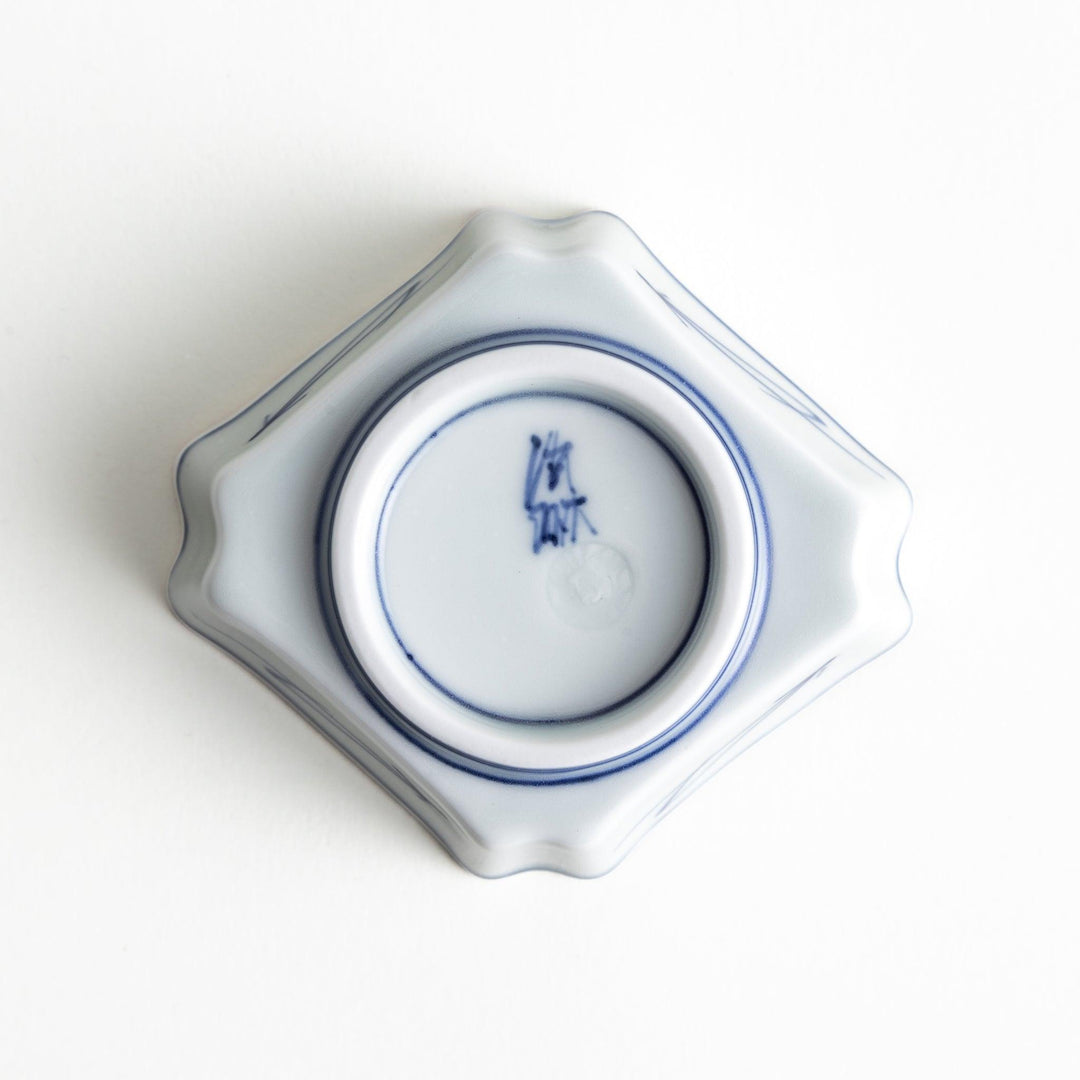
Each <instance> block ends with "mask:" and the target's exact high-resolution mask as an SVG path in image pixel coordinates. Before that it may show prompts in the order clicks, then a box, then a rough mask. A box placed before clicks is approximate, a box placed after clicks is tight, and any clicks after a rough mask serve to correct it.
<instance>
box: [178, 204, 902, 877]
mask: <svg viewBox="0 0 1080 1080" xmlns="http://www.w3.org/2000/svg"><path fill="white" fill-rule="evenodd" d="M177 484H178V488H179V493H180V501H181V504H182V507H183V512H184V520H185V524H186V532H185V538H184V544H183V548H182V550H181V553H180V556H179V558H178V560H177V562H176V566H175V567H174V569H173V573H172V578H171V581H170V597H171V600H172V603H173V606H174V608H175V610H176V611H177V613H178V614H179V615H180V617H181V618H182V619H183V620H184V621H185V622H186V623H187V624H188V625H190V626H191V627H192V628H193V629H195V630H197V631H198V632H199V633H201V634H203V635H205V636H206V637H208V638H209V639H210V640H212V641H214V642H215V643H217V644H218V645H220V646H221V647H222V648H224V649H225V650H226V651H227V652H229V653H231V654H232V655H233V656H234V657H236V659H238V660H240V661H241V662H242V663H243V664H245V665H246V666H247V667H249V668H250V669H251V670H252V671H254V672H255V673H256V674H257V675H258V676H259V677H260V678H262V679H263V680H264V681H265V682H267V683H268V684H269V685H270V686H271V687H272V688H273V689H275V690H276V691H277V692H278V693H279V694H281V695H282V696H283V697H285V698H286V699H287V700H288V701H290V702H291V703H292V704H293V705H294V706H295V707H296V709H297V710H298V711H299V712H300V713H302V714H303V715H304V716H305V717H306V718H307V719H308V720H310V721H311V722H312V723H313V724H314V725H315V726H316V727H317V728H319V729H320V730H321V731H322V732H323V733H324V734H325V735H326V736H327V737H328V738H329V739H330V740H331V741H333V742H334V743H335V744H337V745H338V746H339V747H340V748H341V749H342V750H344V751H345V753H347V754H348V755H349V756H350V757H352V758H353V759H354V760H355V761H356V762H357V763H358V764H360V765H362V766H363V767H364V768H365V769H366V770H367V771H368V772H369V773H370V774H371V775H372V776H373V777H375V779H377V780H378V781H379V782H380V783H381V784H383V785H384V786H385V787H386V788H387V789H388V790H389V791H390V792H391V793H392V794H393V795H394V796H396V797H397V798H398V799H400V800H401V801H402V802H403V803H404V804H405V805H406V806H407V807H408V808H409V809H410V810H411V811H412V812H413V813H414V814H415V815H416V816H417V817H418V818H419V819H420V820H421V821H422V822H423V823H424V824H425V825H426V826H427V827H428V828H429V829H430V830H431V832H432V833H433V834H434V835H435V836H436V837H437V838H438V839H439V840H440V841H441V842H442V843H443V844H444V845H445V846H446V848H447V849H448V850H449V851H450V852H451V853H452V854H453V855H454V856H455V857H456V858H457V859H458V860H459V861H460V862H461V863H462V864H464V865H465V866H466V867H468V868H469V869H470V870H473V871H475V872H476V873H478V874H482V875H485V876H500V875H504V874H510V873H514V872H516V871H519V870H526V869H533V868H547V869H552V870H559V871H562V872H565V873H569V874H575V875H580V876H593V875H597V874H602V873H604V872H605V871H607V870H609V869H610V868H611V867H612V866H614V865H615V864H616V863H618V861H619V860H620V859H621V858H622V857H623V856H624V855H625V854H626V853H627V852H628V851H629V849H630V848H631V847H632V846H633V844H634V843H635V842H636V841H637V840H638V839H639V838H640V837H641V836H642V835H643V834H644V832H645V831H646V830H647V829H649V828H650V827H651V826H652V825H653V824H655V823H656V822H657V821H659V820H660V819H661V818H662V817H664V816H665V815H666V814H667V813H668V812H669V811H670V810H671V809H672V808H673V807H674V806H676V805H677V804H678V803H679V802H680V801H682V799H684V798H685V797H686V796H687V795H688V794H690V792H692V791H693V790H694V789H695V788H696V787H697V786H698V785H699V784H701V783H703V782H704V781H705V780H706V779H707V778H708V777H709V776H711V775H712V774H713V773H714V772H716V771H717V770H718V769H719V768H720V767H721V766H722V765H724V764H725V763H726V762H727V761H729V760H731V758H733V757H734V756H736V755H737V754H738V753H740V752H741V751H742V750H743V749H745V748H746V746H748V745H749V744H750V743H752V742H753V741H755V740H756V739H758V738H760V737H761V736H762V735H764V734H766V733H767V732H768V731H770V730H772V729H773V728H774V727H776V726H777V725H778V724H780V723H781V722H782V721H784V720H785V719H787V717H789V716H790V715H791V714H792V713H794V712H795V711H796V710H798V709H799V708H801V707H802V706H803V705H805V704H806V703H807V702H808V701H810V700H811V699H812V698H815V697H816V696H817V695H819V694H820V693H822V692H823V691H824V690H826V689H828V688H829V687H830V686H832V685H833V684H834V683H836V682H837V681H838V680H840V679H842V678H843V677H844V676H845V675H847V674H849V673H850V672H852V671H854V670H855V669H856V668H858V667H861V666H862V665H863V664H865V663H866V662H867V661H869V660H871V659H873V658H874V657H875V656H877V655H878V654H880V653H881V652H882V651H884V650H885V649H887V648H889V647H890V646H892V645H893V644H895V643H896V642H897V641H899V640H900V638H901V637H903V635H904V633H905V632H906V630H907V628H908V624H909V621H910V612H909V608H908V605H907V601H906V599H905V597H904V594H903V590H902V588H901V585H900V582H899V580H898V577H897V557H898V552H899V547H900V543H901V539H902V537H903V534H904V530H905V528H906V525H907V521H908V517H909V514H910V497H909V494H908V491H907V488H906V487H905V486H904V484H903V483H902V482H901V481H900V480H899V478H898V477H897V476H896V475H895V474H894V473H892V472H891V471H890V470H889V469H887V468H886V467H885V466H884V465H882V464H881V462H879V461H878V460H877V459H876V458H875V457H873V455H871V454H870V453H869V452H868V451H867V450H866V449H864V448H863V447H862V446H861V445H860V444H859V443H857V442H856V441H855V440H854V439H853V438H852V437H851V436H850V435H848V434H847V433H846V432H845V431H844V430H843V429H842V428H841V427H840V426H839V425H837V424H836V423H835V422H834V421H833V420H831V419H830V418H829V417H828V416H827V415H826V414H825V413H824V412H823V411H822V410H821V409H820V408H819V407H818V406H817V405H816V404H815V403H814V402H812V401H811V400H810V399H809V398H808V397H807V396H806V395H805V394H803V393H802V392H801V391H800V390H798V389H797V388H796V387H795V386H794V385H793V384H792V383H790V382H789V381H788V380H787V379H786V378H784V376H782V375H781V374H780V373H779V372H777V371H776V370H775V369H774V368H773V367H772V366H771V365H769V364H768V363H767V362H766V361H765V360H764V359H763V358H762V357H760V356H759V355H758V354H757V353H756V352H754V350H753V349H752V348H750V347H749V346H748V345H747V344H746V343H745V342H744V341H743V340H742V339H741V338H739V337H738V336H737V335H736V334H734V333H733V332H732V331H731V330H729V329H728V327H727V326H725V325H724V324H723V323H722V322H720V321H719V320H718V319H717V318H716V317H715V316H714V315H713V314H711V313H710V312H709V311H708V310H707V309H706V308H705V307H704V306H703V305H702V304H701V303H700V302H699V301H697V300H696V299H695V298H694V297H693V296H692V295H691V294H690V293H689V292H687V291H686V289H684V288H683V287H682V285H680V284H679V282H678V281H676V280H675V278H673V277H672V276H671V274H670V273H668V271H667V270H666V269H665V268H664V267H663V266H662V265H661V264H660V263H659V262H658V261H657V260H656V258H655V257H654V256H653V255H652V253H651V252H650V251H649V250H648V249H647V248H646V247H645V246H644V245H643V244H642V243H641V241H640V240H639V239H638V238H637V236H636V235H635V234H634V233H633V232H632V231H631V230H630V229H629V228H628V227H627V226H626V225H625V224H623V222H621V221H620V220H619V219H618V218H615V217H613V216H611V215H609V214H602V213H587V214H581V215H578V216H576V217H572V218H567V219H564V220H559V221H535V220H531V219H527V218H522V217H518V216H515V215H512V214H506V213H499V212H486V213H483V214H480V215H478V216H476V217H475V218H473V219H472V220H471V221H470V222H469V223H468V224H467V225H466V227H465V228H464V229H463V230H462V231H461V233H460V234H459V235H458V236H457V237H456V238H455V239H454V240H453V242H452V243H451V244H450V245H449V246H448V247H447V248H446V249H445V250H444V251H443V252H442V253H441V254H440V255H439V256H437V257H436V258H435V260H434V261H433V262H432V263H431V264H430V265H428V266H427V267H425V268H424V269H423V270H422V271H421V272H420V273H419V274H417V275H416V277H414V278H413V279H412V280H411V281H409V282H407V283H406V284H405V285H403V286H402V287H401V288H400V289H398V290H397V292H395V293H393V294H392V295H391V296H389V297H388V298H387V299H386V300H384V301H383V302H382V303H381V304H379V305H378V306H377V307H376V308H374V309H373V310H372V311H370V312H368V314H367V315H365V316H364V317H363V318H361V319H360V320H359V321H358V322H357V323H355V324H354V325H353V326H351V327H350V328H349V329H348V330H346V331H345V332H344V333H342V334H341V335H340V336H339V337H337V338H336V339H335V340H334V341H332V342H330V343H329V344H328V345H326V346H324V347H323V348H322V349H320V350H319V351H318V352H317V353H316V354H315V355H314V356H312V357H311V358H310V359H309V360H307V361H306V362H305V363H303V364H301V365H300V367H298V368H297V369H296V370H295V371H294V372H293V373H292V374H291V375H289V376H288V377H287V378H285V379H284V380H283V381H282V382H281V383H279V384H278V385H277V386H275V387H274V388H273V389H271V390H270V391H268V392H267V393H266V394H265V395H264V396H263V397H262V398H260V399H259V400H258V401H257V402H255V404H253V405H251V406H249V407H248V408H247V409H245V410H244V411H243V412H242V413H240V414H239V415H238V416H236V417H235V418H234V419H233V420H231V421H229V422H228V423H227V424H225V425H223V426H222V427H220V428H218V429H217V430H216V431H213V432H211V433H210V434H208V435H206V436H204V437H203V438H201V439H199V440H198V441H197V442H195V443H194V444H193V445H192V446H191V447H189V448H188V450H187V451H186V452H185V453H184V455H183V457H182V459H181V462H180V466H179V470H178V478H177Z"/></svg>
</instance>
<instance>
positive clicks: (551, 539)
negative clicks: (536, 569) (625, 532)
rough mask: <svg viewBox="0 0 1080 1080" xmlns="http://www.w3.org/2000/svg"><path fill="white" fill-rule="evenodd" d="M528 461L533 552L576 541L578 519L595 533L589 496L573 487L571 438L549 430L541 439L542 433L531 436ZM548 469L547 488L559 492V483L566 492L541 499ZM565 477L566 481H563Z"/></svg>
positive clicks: (527, 498) (527, 499)
mask: <svg viewBox="0 0 1080 1080" xmlns="http://www.w3.org/2000/svg"><path fill="white" fill-rule="evenodd" d="M529 441H530V445H531V449H530V451H529V465H528V468H527V469H526V470H525V512H526V513H527V514H528V515H529V518H530V520H531V521H532V523H533V542H532V549H533V554H538V553H539V551H540V549H541V548H542V547H543V546H544V545H545V544H551V545H552V546H554V547H563V546H564V545H565V544H566V543H568V542H569V543H571V544H576V543H577V536H578V522H579V521H581V522H584V524H585V526H586V527H587V528H588V530H589V531H590V532H591V533H592V534H593V536H596V529H595V528H594V526H593V524H592V522H591V521H589V519H588V518H587V517H586V516H585V511H584V510H583V509H582V507H583V506H584V505H585V503H586V502H588V499H587V498H586V497H585V496H584V495H582V494H580V493H579V492H578V489H577V488H576V487H574V481H573V480H572V479H571V477H570V451H571V450H573V448H574V444H573V443H572V442H562V443H561V442H559V433H558V432H557V431H549V432H548V433H547V438H546V439H544V440H542V439H541V438H540V436H539V435H532V436H531V437H530V440H529ZM545 473H547V483H546V490H547V492H548V493H553V492H554V493H557V492H558V491H559V488H560V485H561V486H562V488H563V491H564V492H565V494H556V495H555V496H554V497H551V498H547V499H538V498H537V495H538V494H539V493H540V486H541V483H542V482H543V480H544V474H545ZM564 481H565V483H564Z"/></svg>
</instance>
